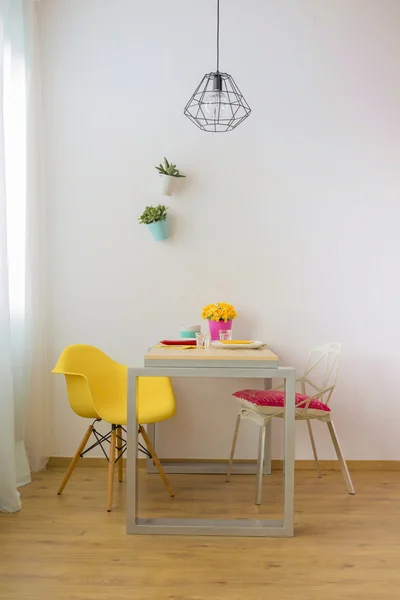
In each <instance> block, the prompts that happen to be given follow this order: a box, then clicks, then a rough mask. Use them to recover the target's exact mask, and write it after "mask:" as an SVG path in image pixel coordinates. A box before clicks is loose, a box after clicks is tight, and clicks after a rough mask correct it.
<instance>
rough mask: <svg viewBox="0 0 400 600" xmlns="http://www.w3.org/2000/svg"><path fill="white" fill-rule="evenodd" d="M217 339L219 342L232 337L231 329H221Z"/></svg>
mask: <svg viewBox="0 0 400 600" xmlns="http://www.w3.org/2000/svg"><path fill="white" fill-rule="evenodd" d="M219 339H220V340H221V342H224V341H228V340H231V339H232V329H221V330H220V332H219Z"/></svg>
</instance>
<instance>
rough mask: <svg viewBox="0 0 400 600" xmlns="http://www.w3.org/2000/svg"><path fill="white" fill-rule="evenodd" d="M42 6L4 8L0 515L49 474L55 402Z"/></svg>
mask: <svg viewBox="0 0 400 600" xmlns="http://www.w3.org/2000/svg"><path fill="white" fill-rule="evenodd" d="M38 9H39V2H35V1H34V0H0V20H1V23H0V30H1V31H0V90H1V92H0V93H1V96H0V104H1V108H2V110H1V111H0V510H3V511H8V512H12V511H16V510H19V509H20V508H21V502H20V496H19V493H18V490H17V488H18V486H20V485H24V484H26V483H29V482H30V472H31V470H32V471H37V470H40V469H43V468H45V466H46V463H47V457H48V446H49V422H50V419H51V415H50V402H49V394H48V390H47V381H48V374H47V371H48V370H47V360H46V293H45V291H46V287H45V286H46V280H45V276H46V253H45V239H46V237H45V234H46V227H45V225H46V221H45V218H46V216H45V197H44V186H43V177H42V172H41V165H42V144H41V140H42V138H43V132H42V127H41V95H40V89H41V81H40V68H39V67H40V49H39V35H38V27H37V10H38Z"/></svg>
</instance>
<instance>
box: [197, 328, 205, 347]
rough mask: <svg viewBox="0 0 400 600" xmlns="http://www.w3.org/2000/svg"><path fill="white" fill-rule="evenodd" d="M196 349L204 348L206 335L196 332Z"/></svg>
mask: <svg viewBox="0 0 400 600" xmlns="http://www.w3.org/2000/svg"><path fill="white" fill-rule="evenodd" d="M196 348H197V350H202V349H203V348H204V333H201V331H196Z"/></svg>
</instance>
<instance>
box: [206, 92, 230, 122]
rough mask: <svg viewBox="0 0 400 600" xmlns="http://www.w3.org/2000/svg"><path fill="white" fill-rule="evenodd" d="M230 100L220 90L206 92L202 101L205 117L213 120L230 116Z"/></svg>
mask: <svg viewBox="0 0 400 600" xmlns="http://www.w3.org/2000/svg"><path fill="white" fill-rule="evenodd" d="M228 102H229V100H228V96H227V94H225V93H224V92H221V91H219V90H214V91H213V92H208V93H207V94H205V96H204V98H203V102H202V104H203V112H204V115H205V117H206V118H207V119H212V120H213V121H218V120H220V119H226V118H228V117H227V112H228V108H229V104H228Z"/></svg>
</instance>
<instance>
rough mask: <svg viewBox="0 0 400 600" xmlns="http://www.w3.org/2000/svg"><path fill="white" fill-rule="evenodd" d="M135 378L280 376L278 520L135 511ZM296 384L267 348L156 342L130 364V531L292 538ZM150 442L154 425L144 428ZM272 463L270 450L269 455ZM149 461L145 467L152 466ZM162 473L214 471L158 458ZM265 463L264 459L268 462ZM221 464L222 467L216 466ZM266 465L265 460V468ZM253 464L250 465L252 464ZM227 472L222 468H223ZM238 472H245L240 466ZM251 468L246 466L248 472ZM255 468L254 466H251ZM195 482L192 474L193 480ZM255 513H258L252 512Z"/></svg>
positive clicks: (211, 466) (211, 467) (212, 467)
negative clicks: (282, 394)
mask: <svg viewBox="0 0 400 600" xmlns="http://www.w3.org/2000/svg"><path fill="white" fill-rule="evenodd" d="M138 377H170V378H177V377H183V378H190V377H192V378H202V377H208V378H227V379H232V378H240V379H243V378H249V379H261V380H263V382H264V386H265V388H267V387H268V386H269V383H270V381H271V380H272V379H283V380H284V387H285V411H284V444H283V449H284V452H283V459H284V470H283V484H284V485H283V487H284V494H283V511H282V519H273V520H267V519H260V518H250V517H254V515H251V514H249V518H240V519H229V518H226V519H225V518H218V519H210V518H208V517H205V518H181V517H168V518H152V517H144V516H139V510H138V509H139V506H138V489H139V488H138V485H139V478H138V460H137V459H138V435H139V433H138V427H139V424H138V423H137V418H136V414H137V413H136V386H137V378H138ZM295 387H296V372H295V369H294V368H293V367H290V366H280V365H279V357H278V356H277V355H276V354H275V353H274V352H272V350H270V349H269V348H268V347H262V348H259V349H244V348H239V349H231V348H216V347H213V346H210V347H209V348H207V349H204V348H201V349H197V348H188V347H160V346H154V347H152V348H150V349H149V350H148V351H147V352H146V353H145V354H144V362H143V366H141V367H129V368H128V451H127V510H126V531H127V533H128V534H155V535H160V534H170V535H173V534H175V535H214V536H217V535H219V536H258V537H260V536H264V537H292V536H293V535H294V449H295ZM148 434H149V436H150V438H151V440H152V442H153V444H155V443H156V439H155V426H149V427H148ZM267 459H269V462H270V455H269V456H268V457H267ZM151 462H152V461H150V463H149V469H148V470H150V471H151V470H152V465H151ZM161 462H162V463H163V466H164V468H165V470H166V472H172V473H187V472H192V473H195V472H200V473H216V472H221V471H218V470H216V467H215V463H211V462H208V463H207V461H205V462H204V463H203V464H202V463H199V462H197V463H196V468H195V469H191V470H189V471H188V468H187V466H186V465H184V464H182V463H176V464H171V463H165V462H164V461H161ZM266 462H267V463H268V460H267V461H266ZM219 468H221V467H219ZM266 468H267V469H268V468H269V467H268V465H267V467H266ZM253 469H254V467H253ZM225 472H226V471H225ZM241 472H246V470H245V469H242V471H241ZM247 472H250V471H247ZM253 472H254V470H253ZM192 481H193V485H194V486H195V485H196V484H195V481H196V478H195V477H194V478H193V479H192ZM256 516H257V515H256Z"/></svg>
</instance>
